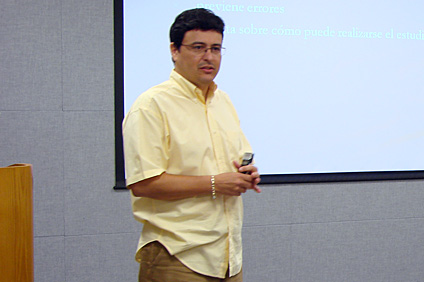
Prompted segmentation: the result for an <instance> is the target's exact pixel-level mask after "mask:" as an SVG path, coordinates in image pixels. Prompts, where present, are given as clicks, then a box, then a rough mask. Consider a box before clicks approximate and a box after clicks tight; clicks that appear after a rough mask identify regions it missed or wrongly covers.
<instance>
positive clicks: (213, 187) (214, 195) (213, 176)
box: [211, 175, 216, 200]
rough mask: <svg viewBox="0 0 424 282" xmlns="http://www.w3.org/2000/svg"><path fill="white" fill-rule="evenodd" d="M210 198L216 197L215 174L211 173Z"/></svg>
mask: <svg viewBox="0 0 424 282" xmlns="http://www.w3.org/2000/svg"><path fill="white" fill-rule="evenodd" d="M211 188H212V200H215V199H216V190H215V175H211Z"/></svg>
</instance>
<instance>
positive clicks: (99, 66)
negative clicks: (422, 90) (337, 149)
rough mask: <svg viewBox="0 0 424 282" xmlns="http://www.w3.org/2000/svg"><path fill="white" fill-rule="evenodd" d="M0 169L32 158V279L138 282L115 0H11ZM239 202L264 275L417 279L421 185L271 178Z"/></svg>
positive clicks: (247, 243) (5, 12) (423, 233)
mask: <svg viewBox="0 0 424 282" xmlns="http://www.w3.org/2000/svg"><path fill="white" fill-rule="evenodd" d="M1 7H2V9H1V15H0V26H1V28H0V46H1V48H0V60H1V61H0V74H1V75H0V166H7V165H10V164H13V163H21V162H25V163H31V164H33V166H34V223H35V225H34V228H35V229H34V247H35V281H39V282H44V281H55V282H56V281H66V282H70V281H75V282H77V281H78V282H81V281H90V282H92V281H136V280H137V278H136V277H137V272H138V264H137V263H136V262H135V261H134V259H133V257H134V251H135V247H136V244H137V240H138V234H139V231H140V229H141V226H139V225H138V224H137V223H136V222H135V221H134V220H133V218H132V215H131V209H130V200H129V194H128V192H126V191H121V192H116V191H113V190H112V187H113V185H114V183H115V182H114V177H115V175H114V104H113V103H114V98H113V95H114V88H113V81H114V80H113V74H114V73H113V1H112V0H92V1H85V0H75V1H59V0H40V1H16V0H3V1H2V3H1ZM263 190H264V191H263V193H262V194H260V195H257V194H254V193H248V194H246V195H245V196H244V200H245V225H244V247H245V249H244V262H245V264H244V271H245V281H246V282H257V281H267V282H268V281H276V282H281V281H302V282H304V281H419V280H422V278H423V277H424V269H423V268H422V263H423V262H424V239H423V238H424V205H423V204H422V203H423V202H424V181H422V180H415V181H390V182H369V183H365V182H358V183H331V184H302V185H269V186H264V187H263Z"/></svg>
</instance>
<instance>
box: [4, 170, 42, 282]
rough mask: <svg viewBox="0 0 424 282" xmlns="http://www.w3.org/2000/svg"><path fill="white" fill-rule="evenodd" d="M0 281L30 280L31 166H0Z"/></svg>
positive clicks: (32, 248) (32, 278) (31, 271)
mask: <svg viewBox="0 0 424 282" xmlns="http://www.w3.org/2000/svg"><path fill="white" fill-rule="evenodd" d="M0 281H1V282H6V281H7V282H10V281H19V282H27V281H31V282H32V281H34V245H33V216H32V166H31V165H29V164H16V165H11V166H9V167H3V168H0Z"/></svg>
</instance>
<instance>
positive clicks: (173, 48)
mask: <svg viewBox="0 0 424 282" xmlns="http://www.w3.org/2000/svg"><path fill="white" fill-rule="evenodd" d="M169 47H170V49H171V56H172V61H173V62H174V63H175V61H176V59H177V57H178V54H179V50H178V48H177V47H176V46H175V44H174V42H171V45H170V46H169Z"/></svg>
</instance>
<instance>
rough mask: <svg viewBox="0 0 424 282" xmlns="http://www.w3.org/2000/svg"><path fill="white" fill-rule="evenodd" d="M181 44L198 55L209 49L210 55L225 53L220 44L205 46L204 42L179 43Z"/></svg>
mask: <svg viewBox="0 0 424 282" xmlns="http://www.w3.org/2000/svg"><path fill="white" fill-rule="evenodd" d="M181 46H184V47H187V48H188V49H189V50H190V51H192V52H193V53H195V54H197V55H200V54H204V53H206V52H208V50H211V53H212V55H215V56H222V55H224V53H225V48H224V47H222V46H220V45H213V46H212V47H207V45H206V44H201V43H193V44H189V45H187V44H181Z"/></svg>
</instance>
